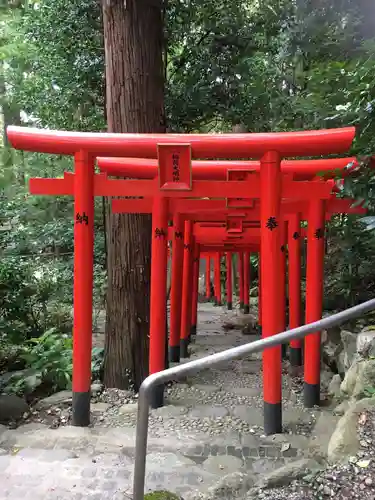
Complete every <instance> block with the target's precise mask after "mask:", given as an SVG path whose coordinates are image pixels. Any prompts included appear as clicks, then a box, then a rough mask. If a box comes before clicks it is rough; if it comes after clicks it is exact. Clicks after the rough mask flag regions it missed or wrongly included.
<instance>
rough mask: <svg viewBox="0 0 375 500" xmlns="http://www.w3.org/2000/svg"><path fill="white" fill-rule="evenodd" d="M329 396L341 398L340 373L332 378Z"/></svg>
mask: <svg viewBox="0 0 375 500" xmlns="http://www.w3.org/2000/svg"><path fill="white" fill-rule="evenodd" d="M328 394H329V395H330V396H333V397H334V398H339V397H340V396H341V377H340V375H339V374H338V373H337V374H336V375H334V376H333V377H332V380H331V382H330V383H329V386H328Z"/></svg>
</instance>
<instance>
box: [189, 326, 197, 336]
mask: <svg viewBox="0 0 375 500" xmlns="http://www.w3.org/2000/svg"><path fill="white" fill-rule="evenodd" d="M196 334H197V325H191V327H190V335H196Z"/></svg>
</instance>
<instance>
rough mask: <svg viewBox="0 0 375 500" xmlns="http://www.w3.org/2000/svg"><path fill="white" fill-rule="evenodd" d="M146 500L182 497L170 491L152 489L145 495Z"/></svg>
mask: <svg viewBox="0 0 375 500" xmlns="http://www.w3.org/2000/svg"><path fill="white" fill-rule="evenodd" d="M144 500H181V497H179V496H178V495H175V494H174V493H171V492H170V491H152V492H151V493H147V495H145V499H144Z"/></svg>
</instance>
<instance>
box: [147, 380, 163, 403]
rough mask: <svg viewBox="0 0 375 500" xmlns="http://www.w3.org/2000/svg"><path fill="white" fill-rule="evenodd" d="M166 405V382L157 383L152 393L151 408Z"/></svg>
mask: <svg viewBox="0 0 375 500" xmlns="http://www.w3.org/2000/svg"><path fill="white" fill-rule="evenodd" d="M163 405H164V384H161V385H157V386H156V387H154V389H153V390H152V393H151V394H150V406H151V408H160V407H162V406H163Z"/></svg>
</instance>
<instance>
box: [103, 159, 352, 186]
mask: <svg viewBox="0 0 375 500" xmlns="http://www.w3.org/2000/svg"><path fill="white" fill-rule="evenodd" d="M97 162H98V166H99V169H100V170H101V171H102V172H106V173H107V174H108V175H114V176H119V177H131V178H136V179H153V178H155V177H157V175H158V160H153V159H145V158H113V157H112V158H97ZM357 167H358V162H357V159H356V158H355V157H348V158H329V159H319V160H283V161H282V162H281V172H282V173H285V174H297V177H298V179H299V180H309V179H311V178H312V177H314V176H315V175H317V174H321V175H322V176H323V177H324V178H330V177H334V176H336V175H337V173H338V171H340V175H341V176H342V177H344V176H345V175H348V174H350V173H352V171H353V170H355V169H356V168H357ZM231 169H233V170H247V171H249V170H251V171H253V172H258V171H259V169H260V162H259V161H238V160H237V161H230V160H229V161H220V160H218V161H210V160H194V161H193V162H192V175H193V180H208V179H212V180H217V181H220V180H222V181H224V180H227V174H228V170H231Z"/></svg>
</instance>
